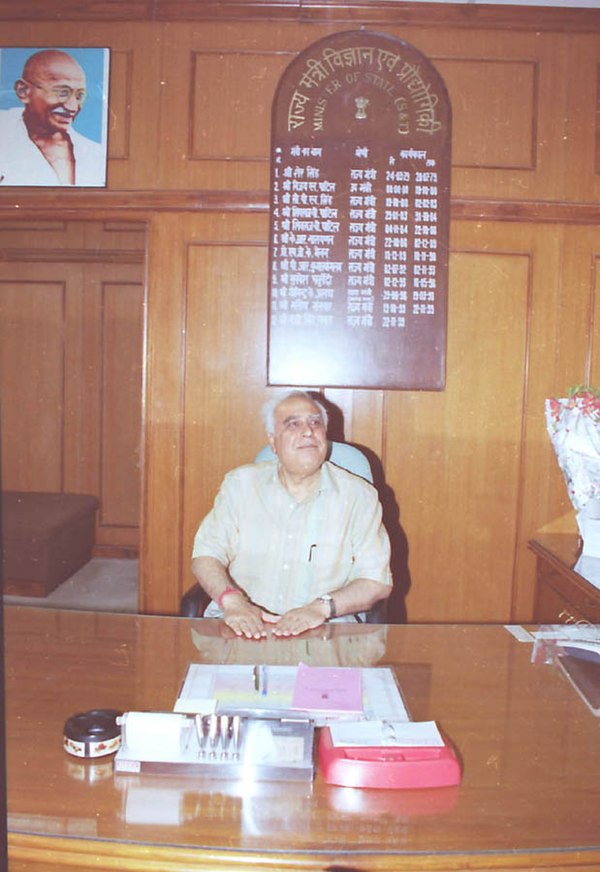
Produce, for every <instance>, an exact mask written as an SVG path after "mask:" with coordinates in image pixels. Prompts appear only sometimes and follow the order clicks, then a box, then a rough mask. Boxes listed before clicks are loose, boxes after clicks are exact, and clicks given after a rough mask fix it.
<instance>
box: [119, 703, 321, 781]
mask: <svg viewBox="0 0 600 872" xmlns="http://www.w3.org/2000/svg"><path fill="white" fill-rule="evenodd" d="M121 722H122V732H123V740H122V745H121V748H120V749H119V751H118V753H117V755H116V757H115V771H116V772H129V773H132V772H134V773H137V772H149V773H154V774H177V775H190V776H203V777H208V778H216V779H237V778H241V777H242V776H243V778H244V779H246V780H255V781H311V780H312V779H313V777H314V760H313V738H314V726H313V724H312V722H311V721H310V720H308V719H305V718H289V717H287V718H280V717H251V716H243V715H240V714H239V713H227V712H221V713H219V714H210V715H200V714H196V715H191V714H179V713H174V712H173V713H172V712H127V713H126V714H125V715H124V716H123V717H122V719H121Z"/></svg>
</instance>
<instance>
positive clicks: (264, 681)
mask: <svg viewBox="0 0 600 872" xmlns="http://www.w3.org/2000/svg"><path fill="white" fill-rule="evenodd" d="M267 675H268V673H267V667H266V666H261V668H260V677H261V681H260V685H261V686H260V692H261V694H262V695H263V696H266V695H267Z"/></svg>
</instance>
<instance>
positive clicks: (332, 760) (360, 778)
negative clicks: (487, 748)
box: [319, 727, 461, 789]
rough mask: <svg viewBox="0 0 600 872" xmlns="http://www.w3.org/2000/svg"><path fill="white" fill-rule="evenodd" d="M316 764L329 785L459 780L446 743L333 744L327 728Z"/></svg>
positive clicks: (434, 784) (399, 785) (391, 785)
mask: <svg viewBox="0 0 600 872" xmlns="http://www.w3.org/2000/svg"><path fill="white" fill-rule="evenodd" d="M444 741H445V740H444ZM319 766H320V768H321V772H322V773H323V777H324V779H325V781H326V782H327V783H328V784H338V785H340V786H342V787H375V788H380V789H381V788H396V789H397V788H411V787H413V788H414V787H448V786H449V785H452V784H459V783H460V780H461V770H460V763H459V762H458V758H457V757H456V754H455V753H454V749H453V748H452V747H451V746H450V745H449V744H448V743H447V742H445V744H444V745H443V746H441V747H422V748H414V747H410V748H408V747H407V748H399V747H395V746H388V745H386V746H382V747H377V748H372V747H368V748H366V747H336V746H335V745H334V744H333V741H332V738H331V732H330V730H329V727H323V729H322V730H321V735H320V738H319Z"/></svg>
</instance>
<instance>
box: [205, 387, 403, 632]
mask: <svg viewBox="0 0 600 872" xmlns="http://www.w3.org/2000/svg"><path fill="white" fill-rule="evenodd" d="M263 417H264V421H265V426H266V430H267V435H268V438H269V443H270V445H271V447H272V449H273V451H274V452H275V454H276V455H277V460H272V461H266V462H264V463H253V464H249V465H247V466H241V467H238V469H234V470H233V471H232V472H230V473H228V474H227V475H226V476H225V479H224V480H223V483H222V485H221V488H220V490H219V493H218V494H217V497H216V499H215V504H214V506H213V508H212V510H211V511H210V512H209V514H208V515H207V516H206V518H205V519H204V520H203V521H202V523H201V524H200V527H199V528H198V532H197V533H196V537H195V540H194V549H193V560H192V571H193V573H194V575H195V576H196V578H197V579H198V581H199V583H200V585H201V586H202V587H203V588H204V590H205V591H206V593H207V594H208V595H209V596H210V597H211V598H212V602H211V603H210V605H209V606H208V608H207V609H206V611H205V613H204V614H205V617H222V618H223V620H224V621H225V623H226V624H227V625H228V626H229V627H230V628H231V629H232V630H233V632H234V633H236V634H237V635H238V636H245V637H247V638H255V639H258V638H261V637H262V636H265V635H266V625H270V627H271V630H272V633H273V634H274V635H278V636H296V635H298V634H300V633H303V632H304V631H305V630H309V629H312V628H313V627H318V626H320V625H321V624H323V623H324V622H325V621H328V620H331V619H335V618H337V619H340V620H350V621H352V620H356V617H355V614H356V612H360V611H363V610H366V609H370V608H371V607H372V606H373V605H375V603H377V602H379V600H383V599H385V598H386V597H388V596H389V594H390V592H391V573H390V567H389V561H390V543H389V539H388V536H387V533H386V532H385V529H384V527H383V525H382V523H381V505H380V503H379V497H378V495H377V491H376V490H375V488H374V487H373V486H372V485H370V484H369V483H368V482H366V481H364V479H362V478H360V477H359V476H356V475H353V474H352V473H351V472H347V471H346V470H344V469H340V468H339V467H337V466H335V465H334V464H332V463H330V462H329V461H326V460H325V458H326V455H327V449H328V445H327V436H326V430H327V413H326V411H325V409H324V408H323V406H322V405H321V404H320V403H318V402H317V401H316V400H314V399H313V398H312V397H311V396H310V395H309V394H307V393H304V392H303V391H298V390H294V391H289V392H287V393H286V394H284V395H283V396H279V397H275V398H274V399H273V400H271V401H270V402H269V403H267V405H266V406H265V408H264V409H263Z"/></svg>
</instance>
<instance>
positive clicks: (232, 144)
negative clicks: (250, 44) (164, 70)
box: [188, 51, 293, 162]
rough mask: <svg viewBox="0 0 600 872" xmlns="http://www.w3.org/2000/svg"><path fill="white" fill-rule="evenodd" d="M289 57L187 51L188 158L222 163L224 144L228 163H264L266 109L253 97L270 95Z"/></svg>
mask: <svg viewBox="0 0 600 872" xmlns="http://www.w3.org/2000/svg"><path fill="white" fill-rule="evenodd" d="M292 57H293V56H292V55H291V54H290V55H285V54H284V55H282V54H277V53H276V52H247V51H240V52H218V53H215V52H193V53H192V54H191V59H190V60H191V75H192V83H191V87H190V92H191V95H192V100H191V103H192V115H191V118H190V119H189V121H190V139H191V142H190V153H189V156H188V157H189V158H190V159H191V160H210V159H215V158H217V159H219V158H220V159H221V160H222V159H223V145H224V144H225V143H226V144H227V157H228V158H229V159H232V160H242V161H247V160H253V161H259V162H260V161H262V162H264V161H265V160H268V157H269V153H270V151H269V149H270V128H271V105H270V102H269V100H266V99H259V100H257V99H256V98H255V97H256V95H257V93H258V94H265V95H269V94H273V93H274V91H275V88H276V86H277V82H278V81H279V78H280V76H281V74H282V73H283V70H284V69H285V67H286V66H287V64H288V63H289V62H290V60H291V59H292ZM224 95H227V99H228V104H227V112H223V97H224ZM253 97H254V99H253Z"/></svg>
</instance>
